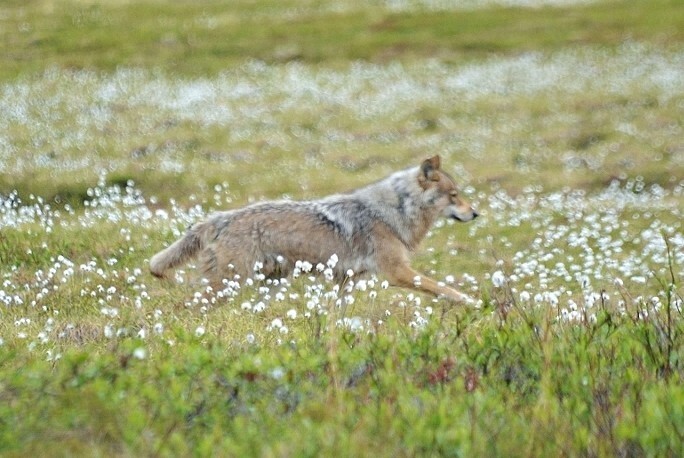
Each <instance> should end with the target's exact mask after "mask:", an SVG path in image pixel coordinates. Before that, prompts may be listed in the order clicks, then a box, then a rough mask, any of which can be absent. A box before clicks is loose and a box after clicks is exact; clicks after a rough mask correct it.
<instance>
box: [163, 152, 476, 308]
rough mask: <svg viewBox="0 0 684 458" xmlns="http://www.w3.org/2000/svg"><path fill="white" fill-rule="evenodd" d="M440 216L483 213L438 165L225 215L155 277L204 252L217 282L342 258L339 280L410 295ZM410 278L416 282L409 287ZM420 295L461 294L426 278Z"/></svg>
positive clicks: (191, 236) (174, 251)
mask: <svg viewBox="0 0 684 458" xmlns="http://www.w3.org/2000/svg"><path fill="white" fill-rule="evenodd" d="M439 216H447V217H452V218H455V219H458V220H461V221H468V220H470V219H473V218H475V217H476V216H477V212H475V211H474V210H472V208H470V206H469V205H468V204H467V203H465V202H463V201H462V200H461V199H459V198H458V197H457V195H456V185H455V183H454V182H453V179H452V178H451V177H450V176H449V175H448V174H446V173H444V172H442V171H441V170H439V157H438V156H435V157H433V158H431V159H428V160H426V161H424V162H423V164H421V166H419V167H413V168H410V169H406V170H402V171H399V172H396V173H394V174H392V175H390V176H389V177H387V178H385V179H383V180H380V181H378V182H376V183H373V184H370V185H368V186H365V187H362V188H359V189H357V190H355V191H352V192H350V193H346V194H335V195H331V196H328V197H324V198H321V199H318V200H312V201H286V200H285V201H272V202H263V203H257V204H253V205H250V206H247V207H244V208H240V209H236V210H230V211H225V212H218V213H215V214H213V215H211V216H210V217H209V218H208V219H207V220H206V221H204V222H201V223H198V224H196V225H194V226H193V227H192V228H190V229H189V230H188V232H187V233H186V235H185V236H184V237H182V238H181V239H180V240H178V241H176V242H175V243H174V244H172V245H171V246H170V247H168V248H166V249H165V250H162V251H161V252H160V253H158V254H156V255H155V256H154V257H152V259H151V261H150V270H151V272H152V273H153V274H154V275H156V276H159V277H161V276H163V275H164V272H166V271H167V270H169V269H172V268H174V267H177V266H179V265H180V264H182V263H183V262H185V261H186V260H188V259H190V258H191V257H193V256H195V255H197V254H198V253H199V252H201V268H202V271H203V274H204V275H205V276H207V278H209V279H210V280H212V281H213V282H216V283H218V282H220V281H221V279H223V278H228V279H232V278H234V276H235V275H238V276H239V277H240V278H242V279H244V278H246V277H250V276H252V274H253V273H254V272H253V268H254V264H255V263H256V262H259V263H262V264H263V267H262V269H261V273H263V274H264V275H266V276H270V277H278V276H286V275H289V274H290V273H291V271H292V269H293V268H294V265H295V263H296V261H299V260H301V261H309V262H311V263H312V264H313V265H316V264H317V263H324V264H325V263H326V262H327V261H328V259H330V257H331V256H332V255H333V254H336V255H337V256H338V259H339V261H338V263H337V265H336V266H335V268H334V274H335V276H336V277H337V278H338V279H343V278H344V277H345V275H346V272H347V271H348V270H349V269H351V270H353V271H354V274H363V273H366V272H369V273H374V272H379V271H380V272H381V273H385V274H386V275H387V276H388V278H389V279H390V280H391V281H392V282H393V283H395V284H398V285H399V286H405V287H413V286H411V284H410V283H411V282H412V281H413V279H414V278H415V275H417V273H416V272H415V271H412V270H411V269H410V266H408V253H409V252H410V251H412V250H414V249H415V248H416V246H417V245H418V243H419V242H420V241H421V240H422V239H423V237H424V236H425V233H426V232H427V231H428V230H429V228H430V227H431V225H432V223H433V222H434V220H435V219H436V218H437V217H439ZM408 277H411V278H410V279H409V278H408ZM422 278H423V279H424V282H425V283H426V285H423V286H420V285H419V286H418V288H419V289H421V290H425V291H428V292H432V293H433V294H436V295H445V296H448V297H450V298H451V299H453V300H461V301H462V300H465V299H464V298H465V297H466V296H464V295H463V294H462V293H459V292H457V291H455V290H453V289H450V288H447V287H443V286H438V285H437V283H436V282H434V281H433V280H431V279H429V278H427V277H422Z"/></svg>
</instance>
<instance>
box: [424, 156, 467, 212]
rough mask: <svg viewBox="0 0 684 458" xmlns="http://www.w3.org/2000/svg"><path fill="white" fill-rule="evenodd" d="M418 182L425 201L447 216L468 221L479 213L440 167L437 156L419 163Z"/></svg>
mask: <svg viewBox="0 0 684 458" xmlns="http://www.w3.org/2000/svg"><path fill="white" fill-rule="evenodd" d="M418 183H419V184H420V187H421V188H423V190H424V192H425V197H426V198H425V202H426V203H427V204H428V205H431V206H433V207H434V208H435V209H437V210H438V211H441V212H442V214H443V215H444V216H445V217H447V218H452V219H455V220H458V221H470V220H473V219H475V218H477V217H478V216H479V213H477V211H475V209H473V207H471V206H470V204H469V203H468V202H467V201H466V200H464V199H463V198H462V197H461V196H460V195H459V191H458V187H457V186H456V182H454V179H453V178H452V177H451V176H450V175H449V174H448V173H446V172H444V171H443V170H442V169H440V160H439V156H433V157H431V158H429V159H425V160H424V161H423V163H422V164H421V165H420V169H419V172H418Z"/></svg>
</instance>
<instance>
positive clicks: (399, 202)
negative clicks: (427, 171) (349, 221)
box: [355, 168, 439, 249]
mask: <svg viewBox="0 0 684 458" xmlns="http://www.w3.org/2000/svg"><path fill="white" fill-rule="evenodd" d="M417 177H418V168H412V169H408V170H403V171H401V172H397V173H395V174H393V175H390V176H389V177H387V178H385V179H384V180H381V181H379V182H377V183H373V184H371V185H369V186H367V187H365V188H361V189H359V190H358V191H357V192H356V193H355V194H356V195H357V197H359V198H361V199H362V200H364V202H365V203H366V205H368V207H370V208H372V209H373V210H374V212H375V213H376V214H377V216H378V217H379V218H380V219H381V220H382V221H383V222H384V223H385V224H387V225H388V226H389V227H390V229H391V230H392V231H393V232H395V233H396V234H397V236H398V237H399V238H400V239H401V241H402V242H403V243H404V245H406V247H407V248H409V249H414V248H415V247H416V246H418V244H419V243H420V242H421V240H423V238H424V237H425V234H426V233H427V231H429V230H430V228H431V227H432V225H433V224H434V222H435V219H437V217H438V216H439V213H438V212H437V211H435V209H433V208H431V207H429V206H427V205H426V204H425V202H424V201H423V189H422V188H421V187H420V186H419V184H418V179H417Z"/></svg>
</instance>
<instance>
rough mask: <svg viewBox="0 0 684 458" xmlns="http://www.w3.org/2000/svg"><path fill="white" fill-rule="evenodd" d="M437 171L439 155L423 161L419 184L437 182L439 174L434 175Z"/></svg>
mask: <svg viewBox="0 0 684 458" xmlns="http://www.w3.org/2000/svg"><path fill="white" fill-rule="evenodd" d="M437 170H439V155H437V156H432V157H431V158H429V159H425V160H424V161H423V163H422V164H421V165H420V174H419V176H418V180H419V181H421V182H424V181H439V174H438V173H435V172H437Z"/></svg>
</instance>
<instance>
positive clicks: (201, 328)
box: [195, 326, 205, 337]
mask: <svg viewBox="0 0 684 458" xmlns="http://www.w3.org/2000/svg"><path fill="white" fill-rule="evenodd" d="M204 332H205V329H204V326H197V328H195V337H202V336H203V335H204Z"/></svg>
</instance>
